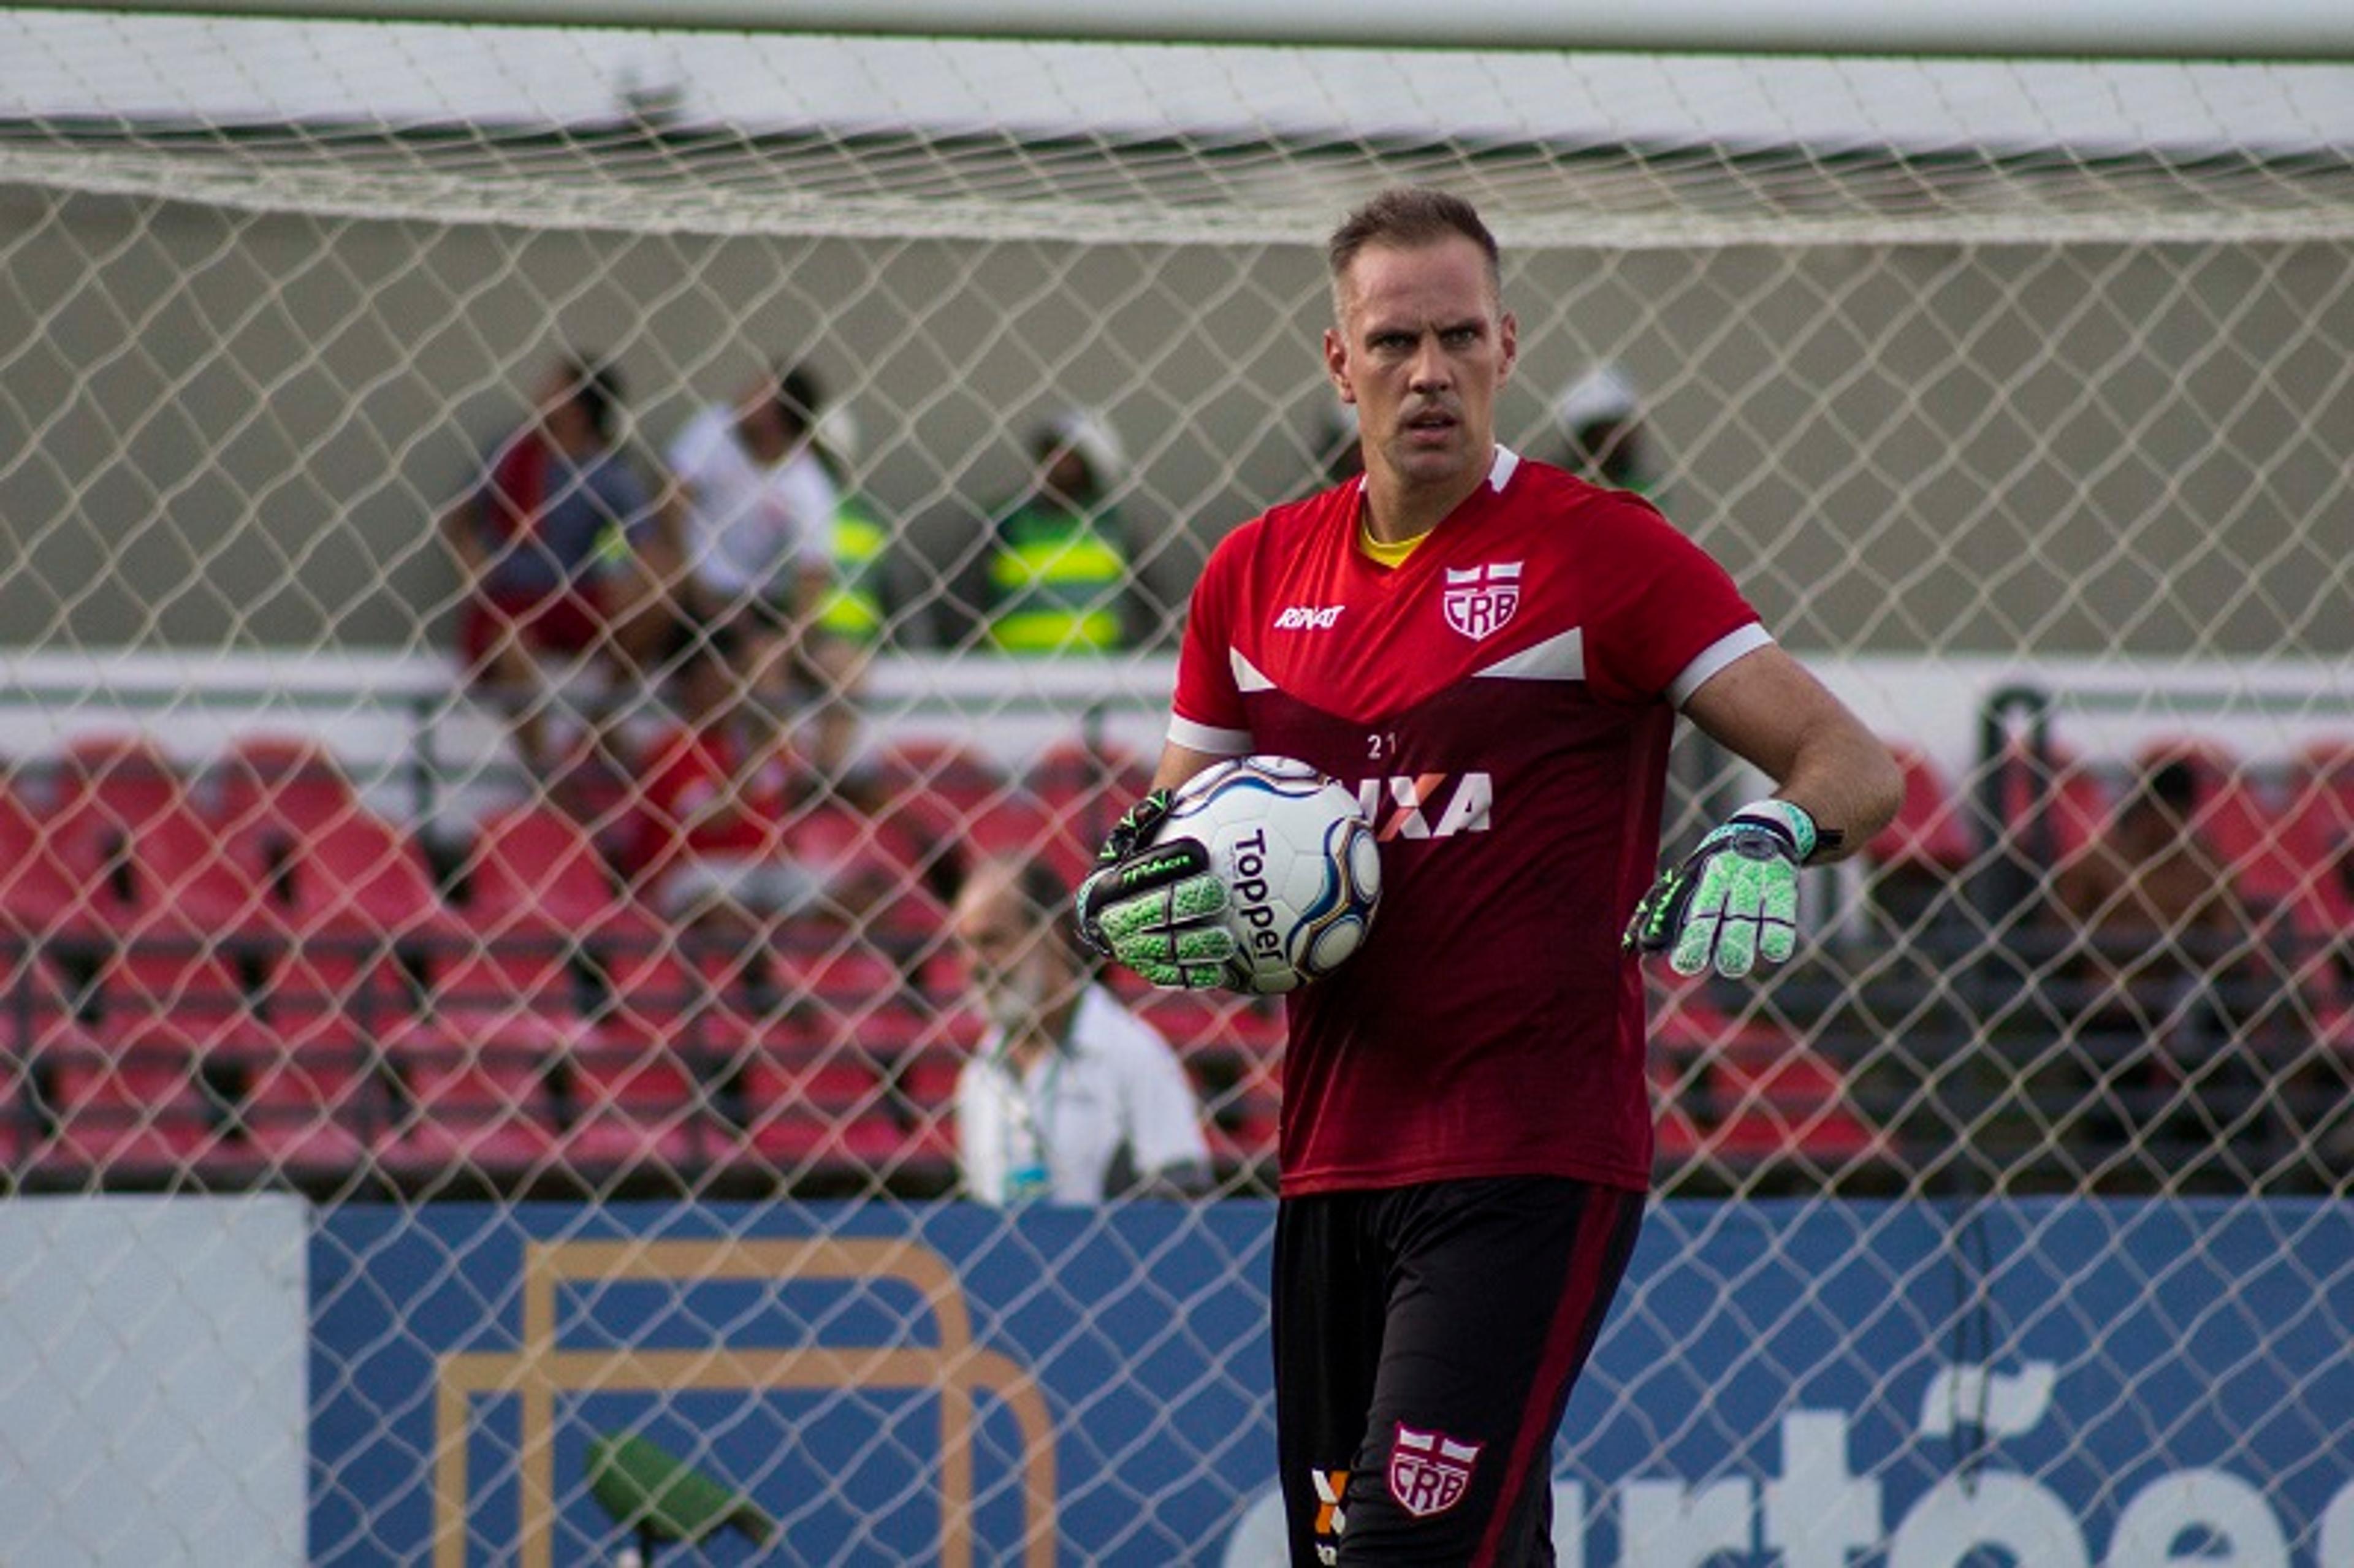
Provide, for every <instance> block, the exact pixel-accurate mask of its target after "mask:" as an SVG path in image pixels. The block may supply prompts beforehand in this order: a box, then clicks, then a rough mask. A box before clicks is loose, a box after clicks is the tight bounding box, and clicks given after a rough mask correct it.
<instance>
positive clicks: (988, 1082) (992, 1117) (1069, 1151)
mask: <svg viewBox="0 0 2354 1568" xmlns="http://www.w3.org/2000/svg"><path fill="white" fill-rule="evenodd" d="M1069 904H1070V894H1069V891H1068V889H1066V887H1065V886H1064V885H1063V884H1062V882H1061V880H1060V879H1059V878H1057V877H1056V876H1055V874H1054V873H1053V872H1052V871H1050V870H1048V869H1047V868H1046V867H1045V866H1044V865H1042V864H1039V863H1034V862H1033V863H1013V862H1009V861H1002V860H991V861H984V862H982V863H981V864H979V865H977V866H976V867H974V868H973V870H972V871H971V873H970V874H969V875H968V876H967V877H966V878H965V882H964V885H963V887H962V889H961V890H960V892H959V894H958V895H957V900H956V904H955V906H954V908H953V909H952V910H951V911H950V914H949V927H950V929H951V931H952V933H953V934H954V936H955V938H956V940H957V944H958V947H959V948H960V950H961V951H962V953H963V955H964V958H965V960H966V962H967V964H968V965H969V966H970V971H971V980H970V984H971V988H972V995H973V998H974V1000H975V1001H976V1002H977V1003H978V1004H979V1006H980V1008H981V1012H983V1014H984V1015H985V1016H986V1017H987V1018H988V1019H989V1021H990V1029H989V1033H987V1034H986V1035H984V1036H983V1037H982V1039H981V1045H980V1048H979V1049H978V1050H977V1051H976V1052H975V1053H974V1054H973V1057H972V1059H971V1060H970V1061H969V1062H967V1063H966V1064H965V1066H964V1070H963V1072H962V1073H961V1074H960V1075H959V1076H958V1079H957V1092H956V1117H957V1152H958V1158H959V1161H960V1165H961V1167H962V1171H963V1183H964V1191H965V1192H966V1194H967V1195H968V1196H970V1197H971V1198H974V1199H976V1200H978V1201H980V1202H984V1203H992V1204H998V1205H1002V1206H1011V1205H1013V1204H1016V1203H1022V1202H1033V1201H1040V1200H1043V1201H1045V1202H1058V1203H1094V1202H1101V1201H1102V1200H1104V1199H1106V1198H1116V1197H1123V1196H1131V1195H1144V1196H1156V1197H1176V1196H1182V1195H1187V1194H1192V1193H1197V1192H1202V1191H1204V1189H1205V1188H1206V1187H1207V1186H1208V1183H1209V1171H1210V1151H1209V1146H1208V1144H1207V1143H1206V1142H1205V1141H1204V1139H1203V1136H1202V1123H1201V1113H1200V1109H1199V1107H1197V1106H1196V1104H1195V1102H1194V1098H1193V1088H1192V1086H1190V1085H1189V1084H1187V1082H1186V1080H1185V1070H1184V1068H1183V1067H1182V1066H1181V1065H1179V1064H1178V1061H1177V1056H1176V1054H1175V1053H1174V1052H1173V1051H1172V1050H1171V1049H1170V1048H1169V1042H1168V1041H1166V1040H1164V1039H1162V1038H1161V1035H1160V1033H1158V1032H1156V1031H1155V1030H1154V1029H1153V1028H1152V1027H1151V1026H1150V1024H1147V1023H1146V1022H1143V1021H1142V1020H1141V1019H1139V1018H1138V1017H1137V1016H1136V1015H1135V1014H1134V1013H1131V1012H1129V1011H1128V1009H1126V1008H1125V1007H1123V1006H1121V1005H1120V1003H1119V999H1118V998H1116V997H1114V996H1113V995H1112V994H1111V992H1110V991H1106V990H1105V989H1104V988H1103V987H1102V986H1101V985H1099V984H1097V983H1096V982H1095V981H1094V980H1092V979H1091V978H1090V974H1089V969H1088V967H1087V964H1086V963H1085V962H1083V960H1082V956H1081V953H1080V950H1079V948H1078V947H1077V945H1076V942H1075V941H1074V940H1073V938H1072V937H1071V935H1070V934H1069V933H1068V932H1067V931H1066V929H1065V928H1064V927H1063V925H1062V923H1061V921H1060V919H1059V917H1058V916H1059V912H1060V911H1062V910H1064V909H1066V908H1067V907H1068V906H1069Z"/></svg>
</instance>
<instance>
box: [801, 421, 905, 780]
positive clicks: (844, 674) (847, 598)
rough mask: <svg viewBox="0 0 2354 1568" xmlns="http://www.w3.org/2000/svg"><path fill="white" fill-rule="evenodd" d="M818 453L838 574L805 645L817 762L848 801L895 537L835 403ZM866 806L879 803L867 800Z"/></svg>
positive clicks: (822, 424)
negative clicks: (860, 478)
mask: <svg viewBox="0 0 2354 1568" xmlns="http://www.w3.org/2000/svg"><path fill="white" fill-rule="evenodd" d="M815 438H816V440H815V450H816V452H817V456H818V460H819V461H821V462H822V463H823V464H824V465H825V471H826V475H827V477H828V478H829V479H831V480H832V482H833V487H834V495H835V502H834V509H833V528H832V575H831V578H830V580H829V582H828V584H827V587H826V591H825V593H824V595H823V597H822V599H820V600H819V602H818V606H817V610H816V617H815V621H814V624H813V625H812V626H811V635H810V638H809V641H808V643H807V645H806V650H805V654H806V656H805V659H804V663H805V664H806V666H807V673H808V676H809V679H810V682H811V684H812V686H814V688H815V706H816V714H815V717H814V728H815V731H816V734H815V737H814V740H813V743H812V745H811V748H810V760H811V764H812V765H813V766H814V767H815V768H816V769H817V771H818V774H819V777H820V778H822V779H824V780H826V781H827V782H828V783H830V784H832V786H833V787H834V788H835V789H837V790H839V791H840V792H842V793H843V794H844V795H846V796H852V797H859V796H862V795H863V794H864V790H863V789H861V788H859V787H858V784H857V782H856V781H853V780H851V779H847V778H846V777H845V775H846V774H847V771H848V769H849V767H850V759H851V757H852V755H853V752H854V749H855V747H856V745H857V741H858V723H859V719H858V697H859V694H860V692H861V690H862V689H863V688H864V683H865V680H866V667H867V665H868V664H869V663H871V662H873V660H874V658H875V650H876V649H877V648H878V647H879V646H880V645H881V643H882V641H883V635H884V632H885V630H887V628H888V627H889V624H890V593H889V579H888V574H889V571H890V567H891V558H890V553H889V552H890V546H891V532H890V530H889V529H888V528H886V527H885V526H884V524H883V523H882V522H881V521H880V520H879V519H878V518H877V517H876V516H875V511H874V508H873V506H872V505H871V504H870V503H868V502H867V500H866V498H865V497H864V496H863V495H861V494H860V493H859V492H858V486H857V484H856V483H855V482H854V473H855V471H856V468H857V463H858V421H857V419H856V418H855V417H854V415H853V414H852V413H851V411H850V409H849V408H847V407H845V406H843V405H842V404H836V405H834V406H833V407H832V408H828V409H827V410H826V411H825V412H824V413H823V414H822V415H821V416H820V417H819V418H818V422H817V429H816V431H815ZM863 803H865V804H879V802H875V801H864V802H863Z"/></svg>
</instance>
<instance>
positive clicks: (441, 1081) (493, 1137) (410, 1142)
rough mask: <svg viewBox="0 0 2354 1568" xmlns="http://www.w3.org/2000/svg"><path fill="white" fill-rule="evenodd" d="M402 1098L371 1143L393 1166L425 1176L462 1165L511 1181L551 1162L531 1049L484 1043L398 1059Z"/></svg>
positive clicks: (551, 1142)
mask: <svg viewBox="0 0 2354 1568" xmlns="http://www.w3.org/2000/svg"><path fill="white" fill-rule="evenodd" d="M399 1078H400V1083H401V1086H402V1091H403V1096H404V1098H405V1101H406V1103H405V1105H404V1106H403V1107H401V1109H400V1110H399V1111H398V1112H397V1113H396V1115H395V1116H394V1117H393V1118H389V1119H388V1121H387V1127H386V1128H385V1129H384V1130H383V1131H382V1132H380V1133H379V1134H378V1135H377V1138H376V1154H377V1157H378V1158H379V1160H382V1162H383V1163H384V1164H385V1165H386V1166H387V1168H389V1169H391V1170H392V1171H395V1172H396V1173H398V1174H399V1175H401V1176H403V1177H405V1178H407V1179H409V1180H412V1181H431V1180H433V1179H436V1178H440V1177H444V1176H447V1175H451V1174H454V1173H458V1172H465V1173H471V1174H473V1175H477V1176H482V1177H487V1178H489V1179H492V1180H494V1181H516V1180H519V1179H522V1178H525V1177H529V1176H531V1175H534V1174H536V1173H538V1172H541V1171H546V1170H547V1169H549V1168H550V1167H551V1166H552V1165H553V1164H554V1162H555V1156H556V1152H557V1137H558V1134H557V1123H556V1107H555V1101H554V1098H553V1097H552V1095H551V1094H550V1092H549V1089H548V1085H547V1080H546V1064H545V1061H544V1060H541V1059H539V1058H537V1057H536V1055H535V1054H533V1053H529V1052H515V1051H512V1050H507V1049H502V1048H498V1047H496V1046H485V1047H484V1048H483V1049H482V1050H481V1051H479V1052H475V1053H470V1054H465V1055H461V1056H442V1057H431V1056H429V1057H424V1058H417V1059H411V1060H407V1061H404V1062H403V1063H402V1065H401V1067H400V1070H399Z"/></svg>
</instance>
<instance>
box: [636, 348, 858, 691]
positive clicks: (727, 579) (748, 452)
mask: <svg viewBox="0 0 2354 1568" xmlns="http://www.w3.org/2000/svg"><path fill="white" fill-rule="evenodd" d="M821 397H822V394H821V392H820V389H819V387H818V382H817V378H816V376H814V375H813V374H812V373H811V371H810V370H808V369H807V368H806V367H805V366H790V367H788V368H786V369H783V370H780V371H778V372H777V373H775V374H773V375H765V376H761V377H760V378H758V380H757V381H755V382H753V384H752V385H751V386H749V387H746V388H745V389H744V392H743V395H742V396H741V397H739V398H738V399H737V401H736V402H735V403H734V404H733V405H732V406H731V405H726V404H715V405H713V406H711V407H709V408H705V409H704V410H703V411H702V412H700V413H698V414H696V415H695V417H694V418H691V419H689V420H688V421H687V422H686V424H685V425H684V427H683V428H681V429H680V430H679V432H678V435H677V436H676V438H675V439H673V440H672V442H671V445H670V451H669V454H668V455H669V461H670V470H671V475H672V478H673V480H674V481H675V482H676V483H677V485H678V488H679V495H678V502H679V506H680V509H681V514H682V516H683V523H682V525H681V528H680V534H681V547H682V549H683V551H684V556H685V561H686V576H687V586H688V600H689V603H690V605H691V606H692V608H693V609H694V610H695V614H696V616H697V617H698V618H699V619H700V620H702V622H703V623H704V624H705V625H706V626H726V627H731V628H735V629H736V630H737V633H738V635H737V642H738V645H739V646H740V647H741V649H742V655H743V658H744V661H745V662H744V666H743V672H742V673H744V674H745V675H746V676H747V678H748V681H749V683H750V688H751V692H752V694H753V696H754V697H755V698H756V700H757V701H758V705H759V710H760V712H761V714H762V715H764V717H765V718H766V720H767V722H768V723H769V726H771V727H772V728H774V729H776V730H777V731H778V732H779V737H781V735H782V732H783V729H784V727H785V724H786V715H788V713H789V712H790V707H791V704H792V685H793V673H794V666H795V663H796V662H797V661H801V660H803V659H804V657H805V654H806V649H805V648H804V645H803V644H804V641H805V639H806V637H807V635H808V630H809V628H810V625H811V620H812V619H813V617H814V616H815V615H816V613H817V609H818V606H819V604H820V602H821V601H822V599H823V598H824V596H825V593H826V590H827V588H828V587H829V585H830V584H831V582H832V576H833V520H834V508H835V505H836V501H837V498H836V495H835V493H834V485H833V481H832V478H830V477H829V476H828V474H827V472H826V470H825V465H824V463H823V462H822V461H821V460H820V458H819V455H818V452H817V450H816V443H815V441H814V440H812V437H813V435H814V433H815V430H816V427H817V420H818V409H819V404H820V401H821Z"/></svg>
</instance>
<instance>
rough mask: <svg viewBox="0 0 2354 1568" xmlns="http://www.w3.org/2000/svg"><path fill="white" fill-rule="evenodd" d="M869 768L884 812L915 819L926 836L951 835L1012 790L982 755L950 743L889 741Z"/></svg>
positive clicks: (1010, 782) (1003, 774)
mask: <svg viewBox="0 0 2354 1568" xmlns="http://www.w3.org/2000/svg"><path fill="white" fill-rule="evenodd" d="M870 770H871V772H872V773H873V775H874V778H875V785H876V788H877V789H878V790H879V792H880V794H881V796H882V799H883V801H884V804H885V809H886V810H893V811H905V812H907V813H909V814H911V815H913V816H915V817H917V818H918V819H919V821H920V824H921V825H922V826H924V827H925V829H926V831H928V832H929V831H934V830H945V831H948V832H955V831H957V829H958V828H959V827H960V825H961V824H962V823H965V822H968V821H971V819H972V818H973V817H974V816H975V815H977V814H978V813H979V812H981V811H982V810H987V809H988V808H989V807H991V806H992V805H995V804H996V803H997V802H998V801H1000V800H1004V799H1005V798H1006V796H1007V795H1008V794H1010V793H1011V792H1012V791H1013V780H1012V779H1010V778H1009V777H1008V776H1007V774H1006V772H1005V770H1004V769H1003V768H1000V767H999V766H998V765H997V763H996V762H995V761H994V760H992V759H991V758H990V757H989V756H988V754H987V753H985V752H981V751H978V750H975V749H973V748H971V747H965V746H960V745H959V744H958V743H956V742H955V741H951V740H919V739H909V740H899V741H893V742H891V743H889V744H886V745H885V746H884V747H882V748H881V749H880V750H879V751H878V752H876V754H875V758H874V761H873V763H872V764H871V766H870Z"/></svg>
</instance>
